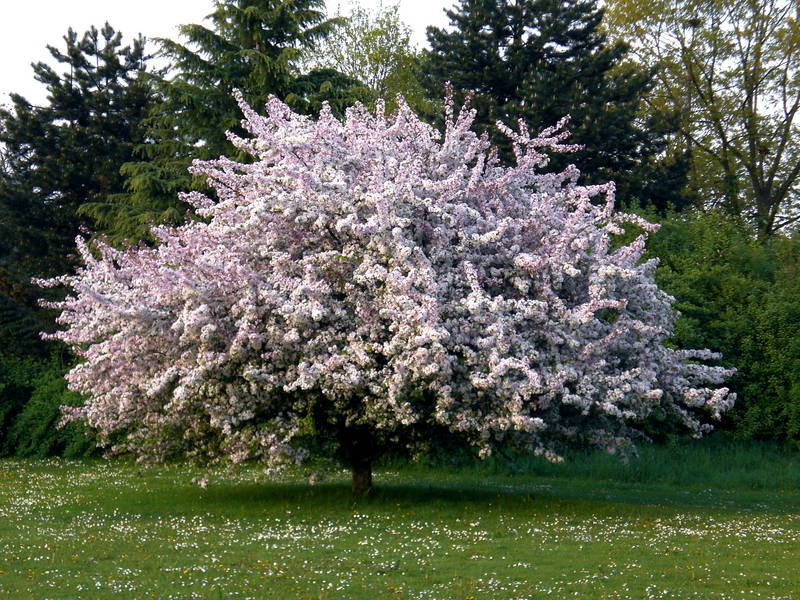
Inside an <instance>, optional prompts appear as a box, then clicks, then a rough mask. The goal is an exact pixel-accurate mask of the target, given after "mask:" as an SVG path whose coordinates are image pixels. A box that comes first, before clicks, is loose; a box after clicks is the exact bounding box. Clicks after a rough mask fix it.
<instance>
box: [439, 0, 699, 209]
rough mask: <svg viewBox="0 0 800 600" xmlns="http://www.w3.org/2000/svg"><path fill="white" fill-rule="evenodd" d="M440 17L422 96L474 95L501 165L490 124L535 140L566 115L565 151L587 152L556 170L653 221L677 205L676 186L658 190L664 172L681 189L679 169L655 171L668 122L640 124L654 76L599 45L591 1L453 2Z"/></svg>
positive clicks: (598, 14)
mask: <svg viewBox="0 0 800 600" xmlns="http://www.w3.org/2000/svg"><path fill="white" fill-rule="evenodd" d="M447 14H448V16H449V17H450V25H451V27H450V28H449V29H448V30H444V29H438V28H435V27H429V28H428V40H429V42H430V45H431V50H430V51H429V52H428V54H427V65H426V71H427V73H426V77H425V85H426V87H427V89H428V93H429V94H430V95H431V97H433V98H436V97H439V96H441V94H442V91H443V89H444V85H445V82H447V81H449V82H451V84H452V86H453V88H454V91H455V92H456V93H457V98H459V99H463V98H464V96H465V94H466V93H471V94H473V99H472V104H473V105H474V107H475V108H476V110H477V124H478V125H479V126H480V128H482V129H483V130H485V131H488V132H489V133H490V137H491V138H492V140H493V141H494V142H495V143H496V144H498V145H499V147H500V148H501V151H502V154H503V156H504V158H505V159H506V160H512V153H511V149H510V147H509V143H508V141H507V139H506V138H505V136H502V135H501V134H498V133H496V132H493V130H492V128H493V126H494V123H495V122H497V121H498V120H500V121H503V122H506V123H508V124H510V125H512V126H513V125H516V122H517V120H518V119H523V120H524V121H525V122H526V124H527V125H528V126H529V128H530V129H531V130H532V131H534V132H535V131H539V130H541V129H544V128H546V127H549V126H551V125H554V124H556V123H557V122H558V121H559V119H561V118H562V117H564V116H565V115H570V116H571V123H570V126H569V129H570V130H571V131H572V134H573V135H572V136H571V137H570V143H575V144H582V145H583V146H584V147H583V149H582V150H580V151H578V152H577V153H575V154H571V155H566V156H559V157H555V158H554V159H553V161H554V162H553V166H554V167H555V168H561V167H564V166H566V165H567V164H568V163H571V162H574V163H575V164H576V165H577V166H578V168H579V169H580V170H581V172H582V173H583V174H584V175H583V177H584V180H585V181H586V182H587V183H601V182H605V181H615V182H616V184H617V189H618V197H619V198H620V199H621V201H622V202H623V203H627V202H632V201H634V200H638V202H639V203H640V204H642V205H645V204H647V205H650V206H654V207H656V208H657V209H659V210H660V211H663V210H665V209H666V208H667V207H668V206H670V205H675V204H682V203H683V199H682V198H681V197H680V195H679V194H676V190H680V189H681V187H682V185H679V186H677V187H669V188H665V187H664V186H660V185H659V180H660V179H663V177H664V173H663V171H668V172H669V174H668V176H669V177H672V178H677V179H678V180H680V179H681V177H685V172H686V165H683V164H681V163H680V161H668V162H661V155H662V154H663V152H664V150H665V148H666V142H665V139H664V135H665V133H666V132H668V131H670V130H671V127H672V126H671V123H670V119H668V118H666V117H665V116H664V115H657V116H655V117H652V118H649V119H648V121H647V122H640V119H639V118H638V115H639V112H640V105H641V102H642V99H643V96H644V95H645V94H647V93H648V91H649V90H650V88H651V86H652V81H651V75H650V74H649V73H647V72H645V71H643V70H642V69H640V68H638V67H637V66H635V65H632V64H629V63H625V62H624V59H625V56H626V52H627V48H626V46H625V45H624V44H622V43H610V42H609V41H608V40H607V39H606V35H605V34H604V33H603V31H602V29H601V27H600V25H601V21H602V18H603V11H602V10H601V9H599V8H598V7H597V4H596V2H595V1H594V0H519V1H511V0H460V2H459V3H458V4H457V5H456V6H455V7H454V8H453V9H452V10H449V11H447ZM660 171H662V172H660Z"/></svg>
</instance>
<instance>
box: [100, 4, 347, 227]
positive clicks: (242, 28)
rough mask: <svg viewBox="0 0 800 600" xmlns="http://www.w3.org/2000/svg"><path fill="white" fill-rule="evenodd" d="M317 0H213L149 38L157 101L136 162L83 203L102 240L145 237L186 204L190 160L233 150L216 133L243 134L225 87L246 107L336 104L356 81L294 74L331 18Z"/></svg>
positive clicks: (180, 215) (331, 22)
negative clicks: (160, 64)
mask: <svg viewBox="0 0 800 600" xmlns="http://www.w3.org/2000/svg"><path fill="white" fill-rule="evenodd" d="M324 4H325V3H324V1H323V0H216V2H215V5H214V11H213V12H212V13H211V14H210V15H208V17H207V18H206V19H207V20H208V21H209V26H204V25H199V24H193V25H182V26H181V27H180V33H181V35H182V37H183V38H184V41H183V42H176V41H173V40H169V39H159V40H158V42H159V43H160V45H161V55H162V56H164V57H166V58H168V59H169V61H170V67H169V69H168V72H167V73H166V74H162V75H161V76H155V77H154V78H153V79H154V84H155V87H156V89H157V90H158V91H159V93H160V95H161V101H160V103H159V104H157V105H156V106H155V107H154V109H153V111H152V113H151V115H150V118H149V121H148V140H147V143H144V144H142V145H141V146H140V148H139V151H138V152H139V156H138V158H139V161H138V162H132V163H130V164H128V165H126V166H125V167H124V169H123V173H124V175H125V176H126V178H127V180H126V192H125V193H124V194H121V195H119V196H116V197H113V198H111V199H110V200H109V202H106V203H103V204H96V205H94V206H92V207H91V214H92V215H93V216H94V217H96V218H99V219H101V220H102V222H103V223H104V224H105V225H108V226H115V229H114V230H113V232H112V234H113V235H112V238H114V239H116V240H117V241H122V240H125V239H128V240H138V239H142V238H146V237H147V236H148V234H149V227H150V226H151V225H152V224H153V223H159V222H173V223H175V222H179V221H180V220H182V219H183V217H184V215H185V213H186V208H187V207H186V205H185V204H183V203H182V202H181V201H180V200H179V198H178V192H181V191H188V190H191V189H193V188H199V189H203V184H202V183H201V182H200V181H193V180H192V177H191V176H190V175H189V173H188V172H187V168H188V167H189V165H190V164H191V161H192V160H193V159H208V158H216V157H218V156H220V155H222V154H234V152H235V149H234V148H233V147H232V146H231V145H230V144H229V142H228V140H227V137H226V134H225V132H226V131H229V130H230V131H233V132H236V133H243V132H242V131H241V128H240V120H241V116H240V113H239V109H238V107H237V105H236V101H235V100H234V98H233V96H232V92H233V90H234V89H239V90H241V92H242V93H243V94H244V96H245V98H246V99H247V100H248V102H250V103H251V104H252V105H253V106H256V107H260V106H263V105H264V103H265V102H266V100H267V98H268V97H269V96H270V95H275V96H277V97H279V98H282V99H288V100H290V103H291V104H292V105H295V106H299V107H301V108H305V109H306V110H313V108H314V107H315V106H317V107H318V106H320V105H321V103H322V101H323V100H333V102H334V104H337V103H341V97H342V96H343V95H346V94H347V90H348V89H350V87H360V86H357V85H356V86H353V85H352V83H353V82H351V81H350V80H349V79H347V78H342V77H340V76H338V74H335V75H336V76H334V77H325V73H320V72H317V73H315V74H309V76H306V77H303V78H301V79H298V77H297V71H296V68H295V64H296V62H297V61H298V60H299V57H300V54H301V53H302V51H304V50H306V49H308V48H313V47H314V46H315V44H316V43H317V42H319V41H320V40H321V39H322V38H324V36H326V35H328V34H329V33H330V31H331V30H332V29H333V28H334V27H335V26H336V25H337V23H338V21H337V20H335V19H326V18H325V13H324ZM239 158H242V157H241V156H239Z"/></svg>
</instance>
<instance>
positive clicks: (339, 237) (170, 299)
mask: <svg viewBox="0 0 800 600" xmlns="http://www.w3.org/2000/svg"><path fill="white" fill-rule="evenodd" d="M239 100H240V105H241V107H242V110H243V111H244V115H245V117H246V118H245V120H244V121H243V123H244V125H245V126H246V128H247V130H248V131H249V132H250V133H251V134H252V137H251V138H249V139H240V138H236V137H234V136H231V139H232V141H233V142H234V143H235V144H236V146H237V147H239V148H241V149H242V150H244V151H246V152H248V153H249V154H250V155H251V156H252V157H253V161H251V162H249V163H246V164H241V163H237V162H234V161H231V160H228V159H226V158H224V157H223V158H220V159H219V160H212V161H206V162H197V163H195V165H194V166H193V172H194V173H195V174H198V175H203V176H205V177H207V179H208V182H209V184H210V185H211V186H213V188H214V190H215V191H216V193H217V197H218V199H217V200H216V201H211V200H210V199H209V198H207V197H205V196H203V195H201V194H199V193H191V194H188V195H186V197H185V199H186V200H187V201H189V202H191V203H192V204H193V205H194V206H195V207H196V211H197V214H198V215H199V216H200V217H201V219H200V220H196V221H192V222H190V223H188V224H186V225H184V226H181V227H176V228H173V227H162V228H157V229H155V234H156V236H157V239H158V240H159V241H160V243H159V245H158V246H157V247H154V248H151V247H138V248H133V249H130V250H126V251H118V250H115V249H113V248H111V247H108V246H105V245H103V244H98V245H97V248H96V249H95V250H94V251H92V250H90V249H89V248H88V247H87V244H86V243H85V242H84V241H83V240H80V239H79V240H78V248H79V250H80V252H81V255H82V257H83V261H84V263H85V266H83V267H82V268H80V269H79V270H78V271H77V273H76V274H74V275H68V276H63V277H59V278H56V279H52V280H48V281H46V282H42V283H43V284H44V285H59V284H66V285H68V286H70V288H71V289H72V290H73V292H74V293H73V295H71V296H70V297H68V298H66V300H64V301H63V302H60V303H57V304H56V307H57V308H59V309H61V311H62V313H61V316H60V323H61V324H62V325H63V326H65V327H64V329H63V330H62V331H60V332H58V333H56V334H54V336H53V337H55V338H58V339H60V340H63V341H64V342H66V343H68V344H70V345H71V347H72V348H73V349H74V350H75V352H76V353H77V354H78V355H79V356H80V357H81V358H82V359H83V360H82V362H81V363H80V364H78V365H77V366H76V367H75V368H73V369H72V371H71V372H70V373H69V375H68V380H69V383H70V387H71V389H73V390H75V391H78V392H80V393H82V394H85V395H86V397H87V400H86V403H85V405H84V406H82V407H80V408H77V409H72V410H71V412H70V413H69V414H68V416H67V418H72V419H83V420H85V421H86V422H87V423H88V424H89V425H90V426H92V427H93V428H95V429H96V430H97V431H98V432H99V434H100V436H101V439H102V440H104V441H105V443H108V444H113V446H114V448H116V449H117V450H121V451H130V452H133V453H135V454H136V455H138V456H139V457H140V458H141V459H146V460H162V459H165V458H167V457H173V456H188V457H194V458H196V459H198V460H201V461H214V460H218V459H221V458H227V459H230V460H232V461H234V462H239V461H245V460H251V459H257V460H261V461H263V462H265V463H266V464H267V465H269V466H270V467H274V468H277V467H280V466H282V465H285V464H287V463H291V462H296V463H299V462H302V461H304V460H305V459H306V458H308V457H309V456H312V455H315V454H322V455H325V456H330V457H334V458H337V459H338V460H340V461H342V462H343V463H344V464H347V465H349V466H350V467H351V468H352V473H353V487H354V491H356V492H357V493H361V492H364V491H365V490H366V489H368V488H369V486H370V485H371V481H372V470H371V467H372V462H373V461H374V460H375V459H376V458H377V457H378V456H380V455H381V454H382V453H383V452H385V451H386V449H387V448H389V447H391V446H392V445H398V444H400V445H407V444H413V443H415V441H418V440H419V438H420V437H421V436H422V437H424V436H429V435H430V432H431V431H433V430H435V429H436V428H443V429H446V430H449V431H450V432H453V433H455V434H458V435H463V436H465V437H466V438H467V439H468V440H469V441H471V442H472V443H473V444H474V446H475V447H476V448H477V449H478V451H479V453H480V454H481V455H483V456H485V455H488V454H489V453H491V452H492V450H493V448H496V447H497V445H498V444H509V445H515V446H517V447H522V448H525V449H529V450H530V451H532V452H534V453H537V454H543V455H545V456H546V457H548V458H550V459H551V460H559V459H560V452H561V449H562V448H565V447H567V446H569V445H571V444H579V445H592V446H596V447H600V448H604V449H606V450H608V451H611V452H613V451H615V450H617V449H618V448H620V447H621V446H625V445H627V444H628V443H629V442H630V440H631V439H633V437H634V436H635V435H636V434H637V425H640V424H641V423H642V421H643V420H644V419H646V418H647V417H648V416H649V415H651V414H652V413H653V412H654V411H661V412H664V411H666V412H667V413H671V414H672V415H674V417H675V418H676V419H677V420H679V421H680V422H681V423H683V424H684V425H685V426H686V427H687V428H688V429H689V430H690V431H691V432H692V433H694V434H695V435H698V436H699V435H701V434H702V433H703V432H704V431H706V430H707V429H709V427H710V426H709V425H707V424H706V423H705V422H704V421H705V417H706V416H710V417H712V418H713V417H719V415H720V413H721V412H722V411H724V410H726V409H727V408H729V407H730V406H731V404H732V402H733V397H732V395H731V394H729V393H728V391H727V389H726V388H724V387H718V386H719V384H721V383H722V382H723V379H724V377H725V376H726V375H727V374H728V373H727V371H725V370H724V369H722V368H719V367H714V366H708V365H706V364H704V361H705V360H706V359H712V358H714V355H712V354H711V353H710V352H708V351H704V350H700V351H685V350H675V349H672V348H670V347H669V346H668V345H665V340H666V339H667V338H668V337H669V335H670V333H671V331H672V327H673V322H674V319H675V314H674V312H673V311H672V310H671V298H670V297H669V296H668V295H666V294H665V293H664V292H662V291H660V290H659V289H658V287H657V286H656V284H655V283H654V280H653V272H654V269H655V266H656V265H655V262H654V261H652V260H651V261H643V260H642V253H643V250H644V244H645V236H646V232H647V231H653V230H654V229H655V226H653V225H651V224H649V223H647V222H645V221H643V220H641V219H638V218H636V217H634V216H632V215H625V214H618V213H615V212H614V210H613V189H614V188H613V184H608V185H601V186H592V187H583V186H580V185H578V184H577V183H576V178H577V175H578V173H577V171H576V170H575V169H574V168H569V169H567V170H566V171H564V172H561V173H548V172H544V170H543V167H544V166H545V165H546V162H547V158H546V153H547V152H553V151H569V150H570V149H571V148H570V147H569V146H565V145H564V144H563V141H564V139H565V137H566V133H564V132H563V130H562V128H563V123H562V124H559V125H558V126H556V127H554V128H551V129H549V130H546V131H544V132H543V133H541V134H540V135H538V136H536V137H531V136H530V135H529V134H528V132H527V131H526V129H525V127H524V125H522V124H520V128H519V130H518V131H512V130H511V129H509V128H507V127H505V126H503V125H499V127H500V128H501V129H502V131H503V132H504V133H505V134H506V135H508V136H509V137H510V138H511V139H512V140H513V142H514V145H515V150H516V158H517V160H516V165H515V166H512V167H504V166H501V164H500V163H499V162H498V160H497V159H496V155H495V153H494V152H493V150H492V148H491V147H490V145H489V143H488V142H487V140H486V138H485V137H478V136H476V135H475V134H474V133H472V132H471V130H470V125H471V123H472V119H473V113H472V112H471V111H470V110H468V109H462V110H461V111H460V112H459V113H458V114H455V112H454V110H453V107H452V103H447V109H446V128H445V132H444V134H443V135H441V134H440V133H438V132H437V131H436V130H435V129H434V128H432V127H430V126H429V125H427V124H425V123H423V122H421V121H420V120H419V119H418V118H417V117H416V116H415V115H414V114H413V113H412V111H411V110H409V108H408V107H407V106H406V105H405V104H403V103H402V102H401V104H400V108H399V110H398V111H397V112H396V113H395V114H394V115H392V116H391V117H387V116H385V115H384V114H383V110H382V109H381V108H379V109H378V111H377V113H376V114H374V115H373V114H370V113H369V112H368V111H367V110H366V109H364V108H362V107H355V108H352V109H350V110H349V111H348V113H347V117H346V119H345V120H344V121H343V122H340V121H339V120H337V119H336V118H334V117H333V116H332V114H331V113H330V111H328V110H323V111H322V114H321V115H320V117H319V119H318V120H316V121H315V120H312V119H310V118H308V117H304V116H300V115H297V114H294V113H293V112H291V110H290V109H289V108H288V107H287V106H285V105H284V104H282V103H281V102H280V101H278V100H277V99H272V100H270V101H269V102H268V104H267V105H266V116H260V115H259V114H257V113H256V112H254V111H253V110H252V109H251V108H250V107H249V106H247V105H246V104H245V103H244V102H243V101H242V100H241V98H240V99H239ZM625 223H632V224H633V225H634V226H636V227H638V228H639V230H640V231H641V232H642V234H641V235H640V236H639V237H638V238H636V240H635V241H633V242H632V243H630V244H627V245H622V246H620V247H615V244H614V242H613V240H614V239H615V238H614V236H616V235H618V234H620V233H622V232H623V227H624V225H625ZM67 410H70V409H67Z"/></svg>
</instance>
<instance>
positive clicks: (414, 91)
mask: <svg viewBox="0 0 800 600" xmlns="http://www.w3.org/2000/svg"><path fill="white" fill-rule="evenodd" d="M337 16H338V17H339V18H340V19H342V20H343V21H344V22H345V23H346V25H345V26H343V27H340V28H338V29H337V30H336V31H334V32H333V33H332V34H331V35H330V36H328V37H327V38H326V39H325V40H324V41H323V42H322V44H321V45H320V46H319V48H318V49H317V50H315V51H313V52H310V53H309V54H308V56H307V58H306V60H307V61H308V63H309V64H310V65H316V66H322V67H327V68H330V69H334V70H336V71H338V72H340V73H344V74H345V75H347V76H349V77H351V78H353V79H355V80H357V81H360V82H362V83H363V84H364V85H365V86H366V87H367V89H368V90H369V92H370V96H371V98H370V101H371V103H372V104H371V105H372V106H374V102H375V101H376V100H377V99H378V98H381V99H383V100H385V102H386V106H387V107H388V108H389V110H393V109H395V108H396V107H397V105H396V101H395V98H396V96H397V94H402V95H403V97H404V98H405V101H406V102H407V103H408V104H409V105H410V106H412V107H414V108H415V109H416V110H418V111H423V112H426V113H427V112H430V110H431V107H430V103H426V102H425V100H424V95H425V92H424V90H423V88H422V86H421V84H420V83H419V77H420V73H419V70H420V60H419V58H420V57H419V54H418V52H417V50H416V49H415V48H414V46H413V44H412V43H411V28H410V27H409V26H408V25H407V24H405V23H403V22H402V21H401V20H400V14H399V5H388V6H384V5H383V4H381V5H379V6H378V8H377V9H375V10H370V9H368V8H364V7H363V6H361V5H359V4H353V5H351V11H350V13H349V14H346V15H344V14H341V13H339V14H338V15H337Z"/></svg>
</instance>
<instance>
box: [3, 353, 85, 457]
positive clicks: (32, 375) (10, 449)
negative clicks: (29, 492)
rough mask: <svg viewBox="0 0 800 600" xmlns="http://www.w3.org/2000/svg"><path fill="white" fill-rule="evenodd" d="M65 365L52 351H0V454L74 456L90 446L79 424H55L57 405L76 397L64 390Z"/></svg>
mask: <svg viewBox="0 0 800 600" xmlns="http://www.w3.org/2000/svg"><path fill="white" fill-rule="evenodd" d="M67 370H68V367H67V366H65V365H64V364H63V363H62V361H61V359H60V357H59V356H57V355H54V356H52V357H50V358H49V359H46V360H42V359H39V360H36V359H31V358H27V359H21V358H18V357H14V356H2V355H0V455H2V456H27V457H37V458H43V457H46V456H64V457H69V458H76V457H81V456H89V455H90V454H92V453H93V452H94V451H95V447H96V445H95V441H94V440H93V439H92V438H91V437H90V436H89V435H88V432H87V430H86V428H85V427H84V426H83V425H80V424H77V423H70V424H68V425H66V426H64V427H59V423H60V421H61V416H62V415H61V406H64V405H69V406H76V405H78V404H79V403H80V401H81V398H80V396H79V395H78V394H75V393H74V392H70V391H69V390H68V389H67V383H66V381H65V380H64V375H65V374H66V372H67Z"/></svg>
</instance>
